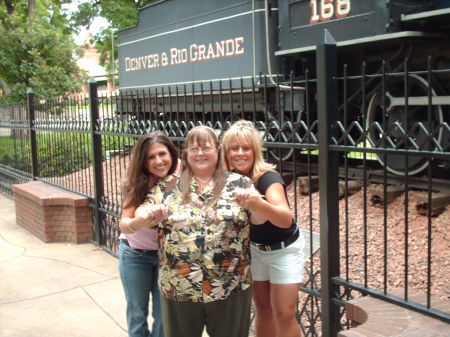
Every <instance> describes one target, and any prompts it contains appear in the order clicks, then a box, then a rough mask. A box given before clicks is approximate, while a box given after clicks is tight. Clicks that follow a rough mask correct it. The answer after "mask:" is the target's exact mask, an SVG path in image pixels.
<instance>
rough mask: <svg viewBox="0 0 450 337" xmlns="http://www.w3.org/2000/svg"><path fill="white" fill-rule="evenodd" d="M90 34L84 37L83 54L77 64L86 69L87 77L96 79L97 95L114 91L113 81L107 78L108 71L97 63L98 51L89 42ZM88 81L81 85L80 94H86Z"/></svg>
mask: <svg viewBox="0 0 450 337" xmlns="http://www.w3.org/2000/svg"><path fill="white" fill-rule="evenodd" d="M90 40H91V36H87V38H86V46H85V47H83V49H84V50H85V51H84V54H83V56H82V57H81V58H80V59H78V61H77V64H78V66H79V67H80V68H81V69H83V70H85V71H87V73H88V77H89V78H94V79H95V80H96V81H97V88H98V89H97V92H98V95H103V94H107V93H111V92H113V91H115V88H114V87H113V83H112V82H111V81H109V80H108V72H107V70H106V69H105V68H103V67H102V66H101V65H100V63H99V53H98V51H97V49H96V48H95V47H94V45H92V44H91V43H90ZM88 93H89V87H88V83H86V85H83V89H82V92H81V94H88Z"/></svg>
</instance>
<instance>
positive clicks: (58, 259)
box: [0, 194, 128, 337]
mask: <svg viewBox="0 0 450 337" xmlns="http://www.w3.org/2000/svg"><path fill="white" fill-rule="evenodd" d="M126 330H127V325H126V318H125V297H124V294H123V289H122V284H121V282H120V278H119V273H118V260H117V259H116V258H115V257H114V256H112V255H110V254H108V253H106V252H104V251H103V250H101V249H99V248H97V247H96V246H95V245H93V244H78V245H77V244H70V243H44V242H42V241H41V240H39V239H38V238H36V237H35V236H33V235H32V234H31V233H29V232H28V231H27V230H25V229H23V228H22V227H20V226H18V225H17V224H16V218H15V210H14V201H13V200H11V199H9V198H8V197H6V196H4V195H3V194H0V336H1V337H42V336H46V337H56V336H57V337H75V336H77V337H78V336H79V337H81V336H83V337H89V336H96V337H100V336H104V337H126V336H128V334H127V331H126Z"/></svg>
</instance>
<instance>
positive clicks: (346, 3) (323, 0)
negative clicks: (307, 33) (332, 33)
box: [309, 0, 350, 24]
mask: <svg viewBox="0 0 450 337" xmlns="http://www.w3.org/2000/svg"><path fill="white" fill-rule="evenodd" d="M309 7H311V18H310V20H309V23H311V24H312V23H318V22H321V21H329V20H331V19H332V18H333V17H334V16H335V17H336V18H344V17H346V16H347V15H348V13H349V12H350V0H310V1H309Z"/></svg>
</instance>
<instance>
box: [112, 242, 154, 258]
mask: <svg viewBox="0 0 450 337" xmlns="http://www.w3.org/2000/svg"><path fill="white" fill-rule="evenodd" d="M120 240H121V241H122V242H123V243H124V244H126V245H127V246H128V247H130V248H131V249H134V250H135V251H138V252H141V253H147V254H152V255H156V254H158V251H157V250H154V249H137V248H133V247H131V246H130V243H129V242H128V240H127V239H120Z"/></svg>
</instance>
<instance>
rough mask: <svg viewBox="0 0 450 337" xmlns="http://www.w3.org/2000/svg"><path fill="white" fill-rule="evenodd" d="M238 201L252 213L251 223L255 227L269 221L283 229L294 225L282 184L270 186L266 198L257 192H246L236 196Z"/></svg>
mask: <svg viewBox="0 0 450 337" xmlns="http://www.w3.org/2000/svg"><path fill="white" fill-rule="evenodd" d="M236 201H237V202H238V203H239V205H241V206H242V207H244V208H246V209H248V210H250V211H252V218H251V221H252V223H253V224H255V225H258V224H262V223H264V222H265V221H267V220H268V221H270V222H271V223H273V224H274V225H275V226H278V227H281V228H289V227H290V226H291V224H292V215H291V210H290V209H289V205H288V202H287V200H286V196H285V193H284V188H283V185H282V184H280V183H274V184H272V185H270V187H269V188H268V189H267V191H266V197H265V198H263V196H262V195H261V194H259V193H258V192H257V191H255V190H244V192H238V193H237V194H236Z"/></svg>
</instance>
